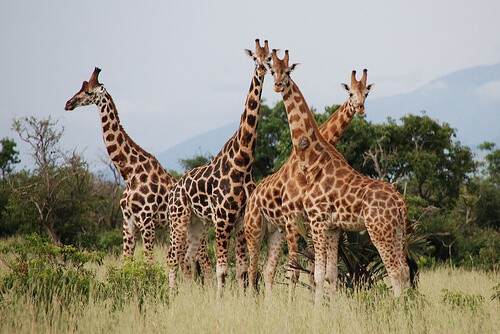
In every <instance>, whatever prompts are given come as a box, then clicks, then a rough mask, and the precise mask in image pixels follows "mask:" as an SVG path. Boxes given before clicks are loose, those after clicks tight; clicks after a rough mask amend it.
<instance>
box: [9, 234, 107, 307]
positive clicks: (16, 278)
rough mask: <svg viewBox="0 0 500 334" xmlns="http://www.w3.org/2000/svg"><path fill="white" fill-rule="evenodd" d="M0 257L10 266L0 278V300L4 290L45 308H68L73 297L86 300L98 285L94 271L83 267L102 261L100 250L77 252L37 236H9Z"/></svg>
mask: <svg viewBox="0 0 500 334" xmlns="http://www.w3.org/2000/svg"><path fill="white" fill-rule="evenodd" d="M0 254H1V256H2V257H1V258H0V260H1V261H2V262H4V263H5V264H6V265H7V267H8V268H9V269H10V272H8V273H7V274H6V275H4V276H2V277H0V300H2V299H3V297H2V296H3V294H4V293H6V292H7V291H9V290H10V291H12V290H13V291H14V292H15V294H18V295H25V296H30V297H32V298H33V300H34V302H35V304H36V305H37V306H41V307H43V308H45V309H46V311H48V310H49V309H50V307H49V306H50V305H53V304H54V303H56V304H58V305H59V306H60V307H61V308H65V309H67V308H69V307H70V306H71V305H73V306H74V305H79V304H78V303H75V299H77V300H80V301H82V302H83V303H87V302H88V300H89V298H90V292H91V291H92V290H93V289H96V288H97V290H100V289H101V288H102V285H101V284H99V282H98V281H97V280H96V278H95V274H94V272H92V271H91V270H87V269H84V265H85V264H86V263H89V262H94V263H97V264H102V261H103V258H104V253H102V252H94V253H89V252H79V251H78V250H77V249H76V248H75V247H73V246H71V245H65V246H60V247H59V246H55V245H53V244H51V243H48V242H46V241H45V240H43V239H42V238H41V237H38V236H37V235H32V236H28V237H26V238H24V239H10V240H9V241H8V242H6V243H5V244H3V245H2V246H1V247H0Z"/></svg>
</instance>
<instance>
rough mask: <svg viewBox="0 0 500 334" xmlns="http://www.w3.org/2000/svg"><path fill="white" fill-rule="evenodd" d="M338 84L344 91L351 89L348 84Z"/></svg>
mask: <svg viewBox="0 0 500 334" xmlns="http://www.w3.org/2000/svg"><path fill="white" fill-rule="evenodd" d="M340 85H341V86H342V87H344V89H345V90H346V91H349V90H351V87H349V85H348V84H345V83H341V84H340Z"/></svg>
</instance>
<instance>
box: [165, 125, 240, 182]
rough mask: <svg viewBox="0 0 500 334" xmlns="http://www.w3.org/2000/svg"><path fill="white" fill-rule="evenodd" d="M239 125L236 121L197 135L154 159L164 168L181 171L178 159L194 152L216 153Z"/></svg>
mask: <svg viewBox="0 0 500 334" xmlns="http://www.w3.org/2000/svg"><path fill="white" fill-rule="evenodd" d="M239 125H240V122H239V121H238V122H234V123H231V124H228V125H225V126H223V127H220V128H217V129H215V130H212V131H209V132H205V133H202V134H200V135H197V136H195V137H193V138H190V139H188V140H185V141H183V142H182V143H179V144H177V145H175V146H173V147H171V148H169V149H167V150H165V151H163V152H161V153H160V154H157V155H156V159H158V161H159V162H160V164H161V165H162V166H163V168H165V169H166V170H175V171H178V172H183V169H182V167H181V165H179V159H186V158H192V157H193V156H195V155H196V154H202V155H206V154H211V155H213V156H215V155H217V153H219V152H220V150H221V149H222V146H224V144H225V143H226V142H227V141H228V140H229V139H230V138H231V137H232V136H233V135H234V133H235V132H236V130H238V126H239Z"/></svg>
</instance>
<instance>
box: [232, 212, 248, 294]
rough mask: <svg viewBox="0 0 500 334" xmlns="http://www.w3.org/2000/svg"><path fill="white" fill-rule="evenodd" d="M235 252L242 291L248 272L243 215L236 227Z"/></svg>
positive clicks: (237, 275) (237, 276)
mask: <svg viewBox="0 0 500 334" xmlns="http://www.w3.org/2000/svg"><path fill="white" fill-rule="evenodd" d="M234 238H235V245H234V249H235V254H236V279H237V280H238V285H239V287H240V290H241V291H245V276H246V275H247V274H248V265H247V256H246V249H247V242H246V239H245V229H244V221H243V216H241V217H240V218H239V219H238V221H237V222H236V227H235V233H234Z"/></svg>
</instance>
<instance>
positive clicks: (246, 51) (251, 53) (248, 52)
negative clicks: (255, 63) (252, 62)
mask: <svg viewBox="0 0 500 334" xmlns="http://www.w3.org/2000/svg"><path fill="white" fill-rule="evenodd" d="M245 54H246V55H247V56H249V57H250V58H252V59H254V56H253V52H252V50H248V49H245Z"/></svg>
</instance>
